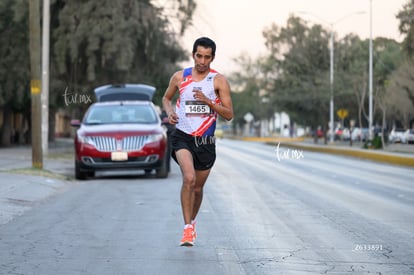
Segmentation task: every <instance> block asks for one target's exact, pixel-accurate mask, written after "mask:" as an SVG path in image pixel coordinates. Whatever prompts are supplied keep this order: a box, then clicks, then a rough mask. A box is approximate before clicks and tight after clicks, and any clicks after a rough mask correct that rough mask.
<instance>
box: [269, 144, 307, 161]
mask: <svg viewBox="0 0 414 275" xmlns="http://www.w3.org/2000/svg"><path fill="white" fill-rule="evenodd" d="M275 152H276V156H277V160H278V161H281V160H290V159H294V160H298V159H303V158H305V155H304V154H303V150H297V149H290V148H288V149H287V150H282V149H281V148H280V142H279V143H278V144H277V146H276V149H275Z"/></svg>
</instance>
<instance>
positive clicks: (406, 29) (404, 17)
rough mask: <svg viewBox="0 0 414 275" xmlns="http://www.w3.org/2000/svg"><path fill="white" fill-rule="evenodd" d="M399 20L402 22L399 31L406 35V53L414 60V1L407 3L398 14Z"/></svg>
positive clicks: (404, 42)
mask: <svg viewBox="0 0 414 275" xmlns="http://www.w3.org/2000/svg"><path fill="white" fill-rule="evenodd" d="M397 18H398V19H399V20H400V24H399V26H398V29H399V30H400V32H401V33H402V34H404V35H405V38H404V41H403V48H404V51H405V52H406V53H407V55H408V56H410V57H411V58H412V57H414V0H408V1H407V4H405V5H404V6H403V8H402V10H401V11H400V12H399V13H398V14H397Z"/></svg>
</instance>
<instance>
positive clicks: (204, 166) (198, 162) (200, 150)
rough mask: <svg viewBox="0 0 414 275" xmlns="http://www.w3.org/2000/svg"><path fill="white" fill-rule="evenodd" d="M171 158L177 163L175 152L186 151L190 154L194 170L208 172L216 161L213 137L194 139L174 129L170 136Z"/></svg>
mask: <svg viewBox="0 0 414 275" xmlns="http://www.w3.org/2000/svg"><path fill="white" fill-rule="evenodd" d="M170 138H171V145H172V153H171V156H172V158H173V159H174V160H175V161H176V162H177V163H178V161H177V157H176V156H175V152H176V151H178V150H180V149H187V150H188V151H190V152H191V154H192V156H193V161H194V169H195V170H208V169H210V168H211V167H213V164H214V162H215V160H216V143H215V137H214V136H202V137H195V136H192V135H189V134H186V133H184V132H183V131H181V130H179V129H175V130H174V132H172V134H171V136H170Z"/></svg>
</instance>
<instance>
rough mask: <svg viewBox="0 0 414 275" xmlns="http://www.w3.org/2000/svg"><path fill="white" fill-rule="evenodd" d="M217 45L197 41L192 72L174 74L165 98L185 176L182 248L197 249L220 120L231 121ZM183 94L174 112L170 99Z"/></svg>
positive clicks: (175, 152) (174, 152) (176, 156)
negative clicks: (200, 215)
mask: <svg viewBox="0 0 414 275" xmlns="http://www.w3.org/2000/svg"><path fill="white" fill-rule="evenodd" d="M215 52H216V44H215V43H214V41H213V40H211V39H209V38H207V37H201V38H199V39H197V40H196V41H195V42H194V45H193V52H192V57H193V60H194V67H189V68H185V69H183V70H180V71H178V72H175V73H174V74H173V75H172V77H171V79H170V83H169V86H168V88H167V89H166V91H165V94H164V97H163V107H164V109H165V110H166V112H167V114H168V119H169V122H170V123H171V124H175V125H176V129H175V131H174V132H173V133H172V134H171V141H172V149H173V150H172V157H173V158H174V160H175V161H176V162H177V163H178V165H179V166H180V169H181V174H182V187H181V208H182V212H183V218H184V232H183V237H182V239H181V242H180V245H182V246H193V245H194V242H195V238H196V236H197V234H196V230H195V224H196V217H197V213H198V211H199V209H200V206H201V202H202V200H203V187H204V184H205V182H206V180H207V178H208V176H209V174H210V170H211V168H212V167H213V164H214V162H215V159H216V145H215V137H214V130H215V128H216V120H217V116H218V115H220V116H221V117H223V118H224V119H226V120H231V119H232V118H233V105H232V101H231V95H230V86H229V83H228V81H227V79H226V78H225V77H224V76H223V75H221V74H219V73H218V72H216V71H215V70H213V69H211V68H210V64H211V62H213V60H214V57H215ZM177 92H179V98H178V99H177V102H176V108H175V110H174V108H173V105H172V99H173V97H174V95H175V94H176V93H177Z"/></svg>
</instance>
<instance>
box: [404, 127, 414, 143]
mask: <svg viewBox="0 0 414 275" xmlns="http://www.w3.org/2000/svg"><path fill="white" fill-rule="evenodd" d="M404 139H405V142H406V143H408V144H412V143H414V130H413V129H408V130H407V131H405V133H404Z"/></svg>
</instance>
